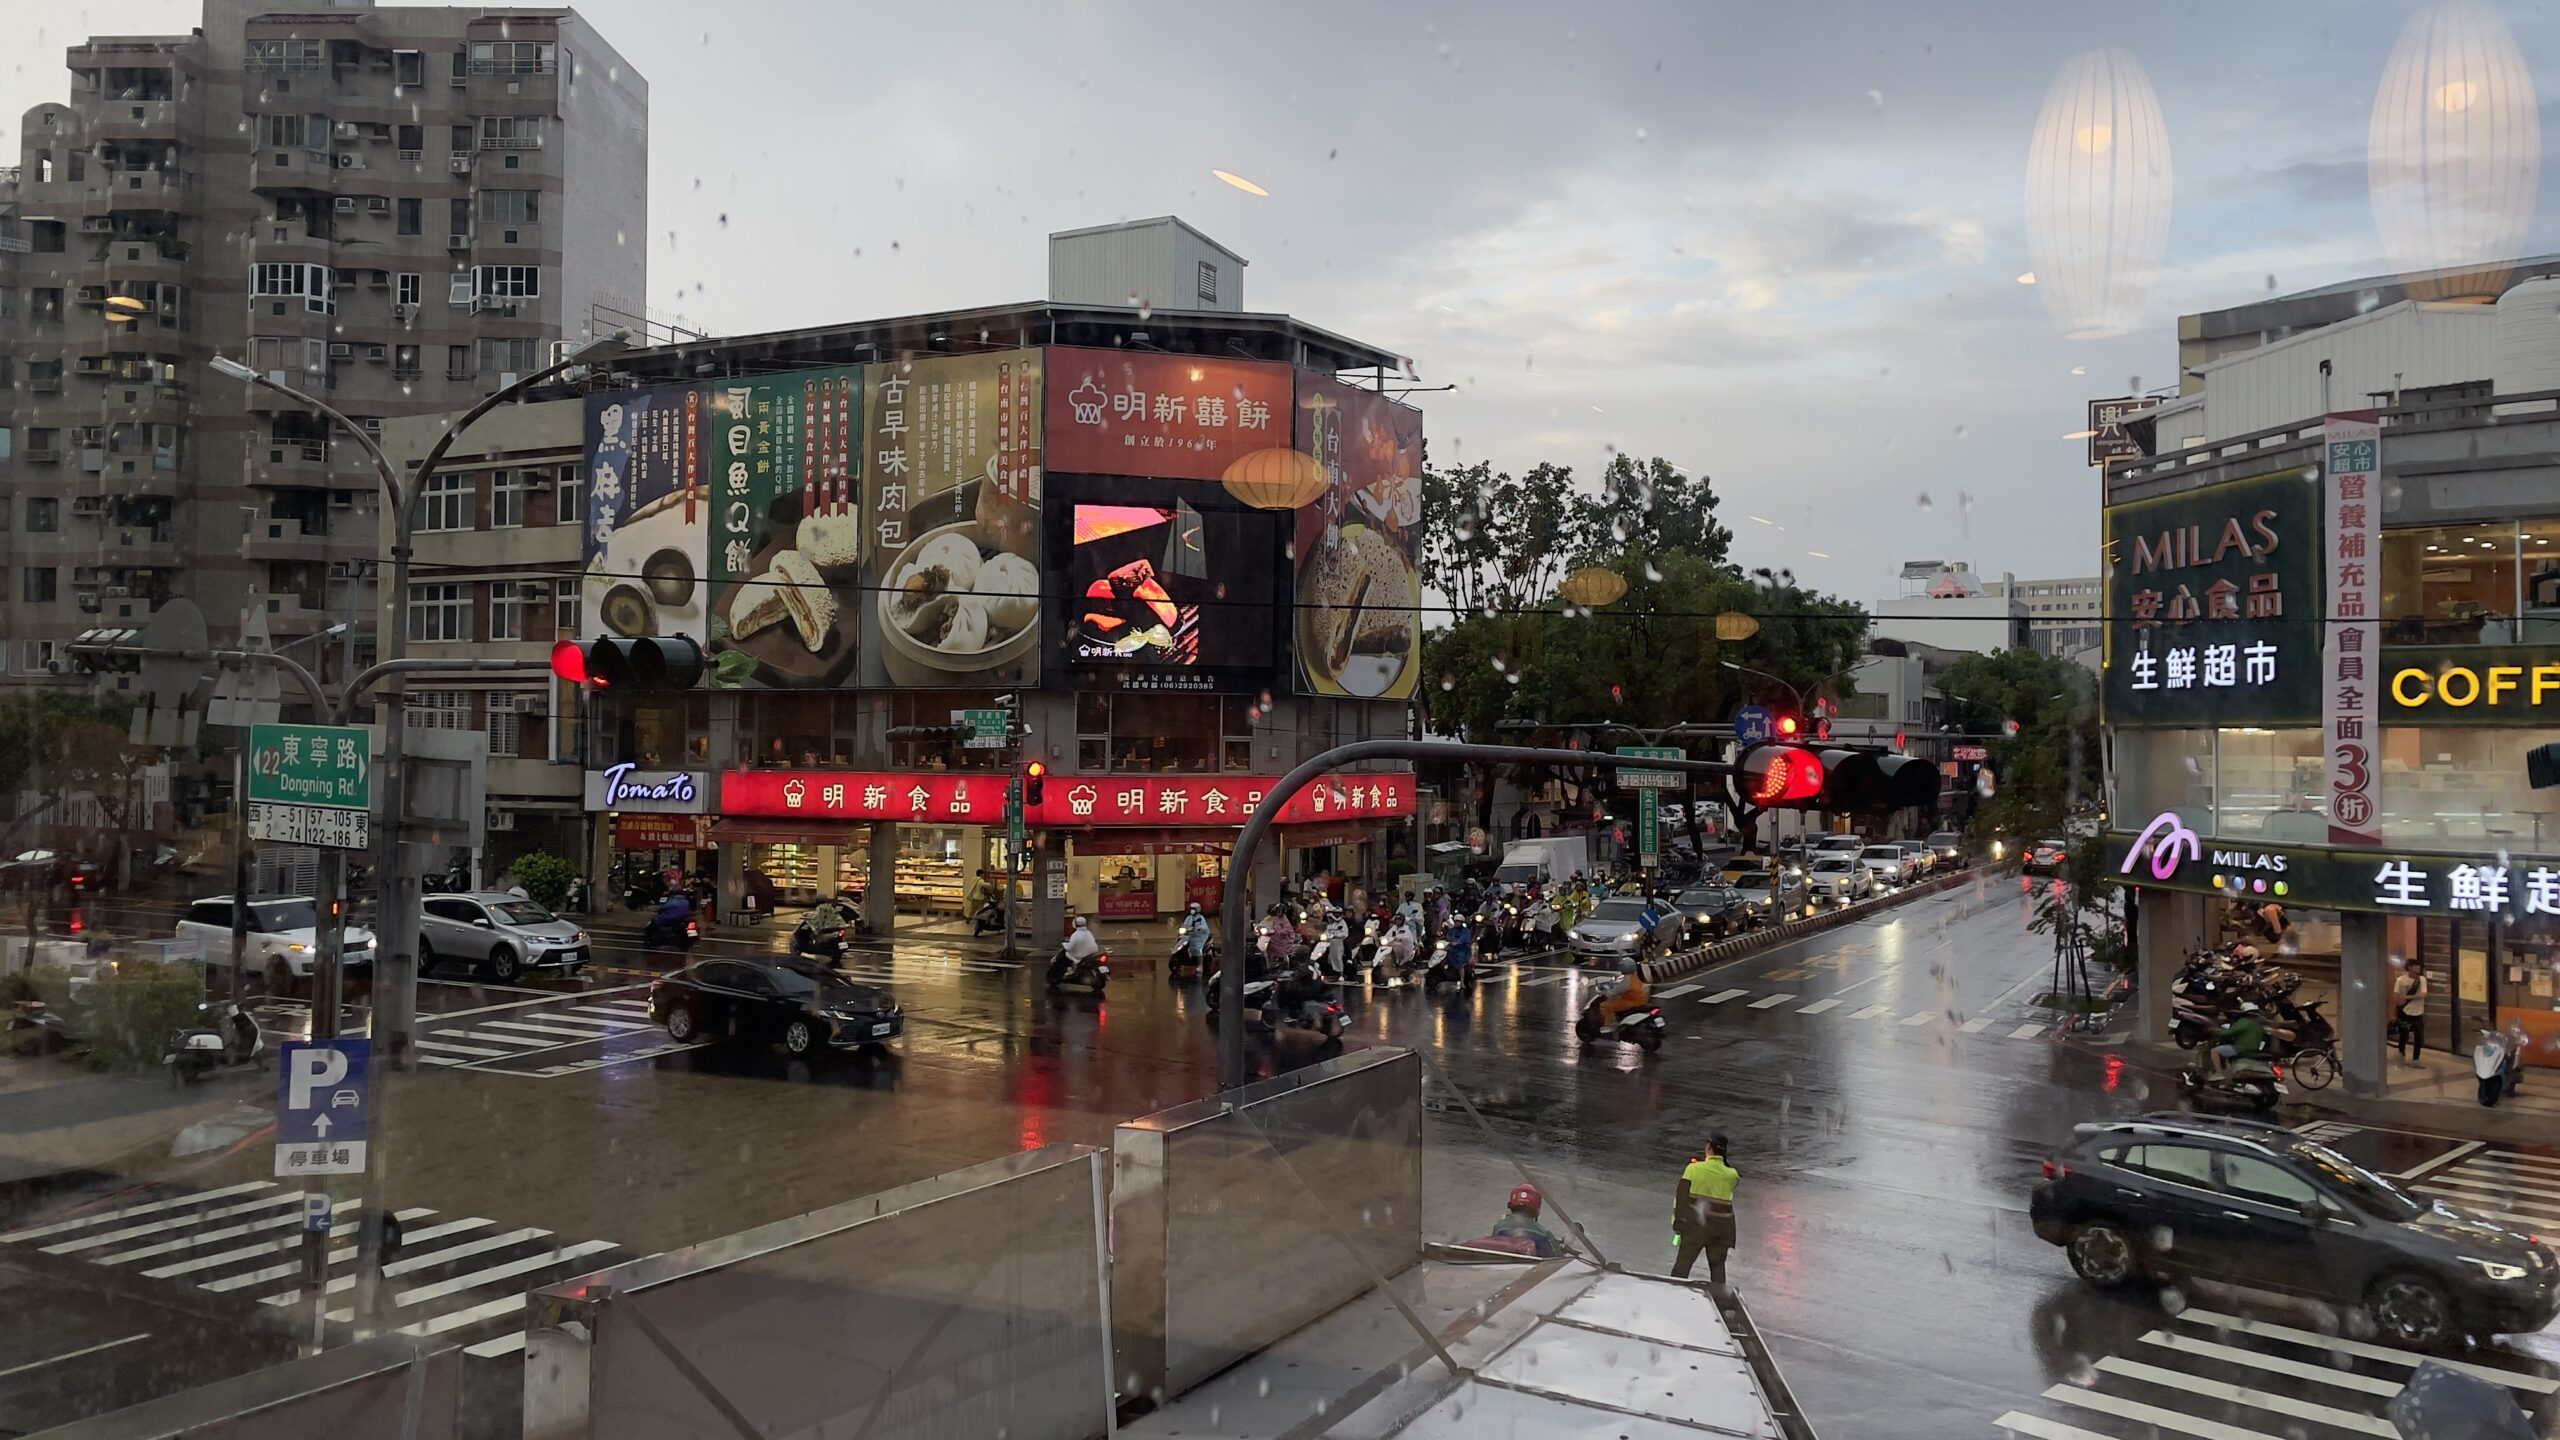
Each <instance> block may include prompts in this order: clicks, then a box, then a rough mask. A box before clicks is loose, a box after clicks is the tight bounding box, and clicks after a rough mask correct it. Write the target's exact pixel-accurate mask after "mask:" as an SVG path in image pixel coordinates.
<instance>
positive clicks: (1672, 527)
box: [1567, 455, 1733, 565]
mask: <svg viewBox="0 0 2560 1440" xmlns="http://www.w3.org/2000/svg"><path fill="white" fill-rule="evenodd" d="M1717 504H1718V497H1717V495H1716V493H1715V485H1714V482H1712V481H1710V480H1709V479H1708V478H1707V477H1706V476H1704V475H1697V476H1692V475H1691V474H1689V473H1688V472H1687V471H1685V470H1682V469H1681V468H1680V467H1679V466H1677V465H1674V464H1672V463H1671V462H1670V461H1668V460H1665V459H1663V458H1662V457H1661V456H1659V455H1656V456H1654V457H1653V458H1652V459H1650V460H1647V461H1644V462H1642V463H1641V464H1639V463H1638V462H1637V461H1636V460H1635V459H1634V458H1633V457H1631V456H1626V455H1618V456H1614V457H1612V458H1611V459H1610V461H1609V467H1608V468H1607V469H1605V470H1603V471H1601V472H1600V493H1599V494H1598V495H1597V496H1582V497H1580V498H1578V499H1576V500H1575V502H1574V509H1573V524H1572V526H1571V528H1570V530H1569V531H1568V532H1567V534H1568V538H1569V542H1570V543H1571V545H1572V546H1573V549H1574V554H1575V558H1576V559H1577V560H1579V561H1580V562H1582V563H1585V564H1605V563H1607V562H1609V561H1612V560H1615V559H1618V558H1620V557H1621V556H1625V555H1630V554H1633V555H1655V556H1667V555H1688V556H1692V557H1695V558H1697V559H1701V560H1705V561H1706V562H1708V563H1709V564H1712V565H1721V564H1723V563H1724V561H1725V556H1726V553H1727V552H1728V551H1730V550H1731V549H1732V548H1733V532H1732V531H1731V530H1728V529H1726V528H1725V527H1724V526H1723V525H1721V524H1719V523H1717V521H1716V518H1715V512H1716V505H1717Z"/></svg>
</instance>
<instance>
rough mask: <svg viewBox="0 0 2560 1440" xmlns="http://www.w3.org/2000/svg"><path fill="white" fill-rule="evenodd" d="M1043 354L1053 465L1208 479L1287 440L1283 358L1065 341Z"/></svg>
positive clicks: (1072, 470)
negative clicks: (1086, 346) (1270, 360)
mask: <svg viewBox="0 0 2560 1440" xmlns="http://www.w3.org/2000/svg"><path fill="white" fill-rule="evenodd" d="M1048 363H1049V387H1048V388H1049V453H1048V466H1049V469H1050V471H1051V473H1053V474H1069V475H1134V476H1144V477H1152V478H1156V479H1164V480H1216V479H1218V478H1219V477H1220V476H1223V475H1224V474H1226V472H1227V467H1228V466H1229V465H1232V464H1234V463H1235V462H1236V461H1237V460H1239V459H1241V458H1243V457H1244V456H1246V455H1249V454H1251V453H1253V452H1254V451H1256V450H1267V449H1272V448H1275V447H1279V446H1285V445H1287V444H1288V443H1289V440H1288V434H1289V431H1288V426H1289V396H1290V386H1289V382H1290V370H1289V367H1288V366H1286V365H1273V364H1267V363H1264V362H1261V361H1255V360H1216V359H1211V358H1209V357H1206V356H1201V355H1156V354H1147V353H1143V352H1132V351H1125V350H1079V349H1073V348H1070V347H1067V346H1054V347H1052V348H1051V349H1050V350H1049V352H1048Z"/></svg>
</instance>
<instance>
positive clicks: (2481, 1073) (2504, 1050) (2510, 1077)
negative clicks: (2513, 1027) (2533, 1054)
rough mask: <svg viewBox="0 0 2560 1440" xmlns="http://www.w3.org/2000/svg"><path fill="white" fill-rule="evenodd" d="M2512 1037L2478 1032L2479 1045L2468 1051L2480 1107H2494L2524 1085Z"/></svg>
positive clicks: (2485, 1031) (2521, 1068)
mask: <svg viewBox="0 0 2560 1440" xmlns="http://www.w3.org/2000/svg"><path fill="white" fill-rule="evenodd" d="M2516 1049H2517V1047H2516V1042H2515V1038H2514V1037H2513V1036H2510V1035H2507V1034H2505V1033H2503V1032H2501V1031H2497V1030H2483V1031H2481V1032H2480V1043H2479V1044H2477V1045H2474V1046H2472V1047H2471V1073H2472V1074H2473V1075H2475V1076H2478V1077H2479V1080H2480V1103H2481V1104H2483V1105H2495V1104H2497V1103H2498V1102H2499V1101H2501V1100H2504V1099H2505V1098H2507V1097H2508V1096H2510V1095H2513V1094H2514V1093H2516V1087H2517V1086H2518V1085H2519V1084H2521V1083H2523V1081H2524V1071H2523V1067H2521V1066H2520V1065H2518V1064H2517V1063H2516V1062H2517V1060H2518V1058H2519V1057H2518V1055H2517V1053H2516Z"/></svg>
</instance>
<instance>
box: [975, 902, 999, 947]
mask: <svg viewBox="0 0 2560 1440" xmlns="http://www.w3.org/2000/svg"><path fill="white" fill-rule="evenodd" d="M1003 928H1004V902H1003V901H1001V900H999V899H997V898H996V897H995V896H993V895H989V896H988V897H987V900H986V903H985V904H983V905H980V906H979V907H978V913H977V914H975V915H972V916H970V917H969V934H970V937H971V938H973V939H974V938H976V937H977V936H980V935H986V934H990V933H992V932H994V931H997V930H1001V929H1003Z"/></svg>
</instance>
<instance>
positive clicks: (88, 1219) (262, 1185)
mask: <svg viewBox="0 0 2560 1440" xmlns="http://www.w3.org/2000/svg"><path fill="white" fill-rule="evenodd" d="M274 1188H276V1182H274V1181H273V1180H252V1181H249V1182H248V1183H247V1184H245V1185H226V1186H224V1187H223V1188H222V1189H219V1190H206V1191H202V1192H200V1193H198V1194H194V1195H181V1196H179V1197H177V1198H176V1199H174V1200H152V1201H148V1202H146V1203H144V1204H140V1205H127V1206H126V1207H124V1208H123V1209H121V1210H109V1211H106V1212H104V1213H103V1214H98V1215H83V1216H81V1217H79V1218H78V1219H76V1220H60V1221H56V1222H54V1223H53V1224H50V1225H38V1226H36V1227H35V1228H34V1229H32V1230H12V1231H10V1232H9V1233H8V1234H6V1235H0V1245H19V1244H24V1243H25V1242H27V1241H29V1240H42V1239H44V1238H46V1237H47V1236H51V1235H68V1234H70V1233H71V1232H72V1231H74V1230H81V1229H85V1228H87V1227H89V1226H91V1225H104V1224H106V1223H107V1222H108V1221H111V1220H129V1219H131V1218H133V1217H134V1216H136V1215H157V1214H160V1213H162V1212H164V1211H169V1210H176V1209H180V1208H182V1207H184V1206H188V1205H202V1204H204V1203H205V1202H207V1201H209V1200H223V1199H228V1198H229V1197H231V1196H233V1195H246V1194H249V1193H251V1192H252V1191H257V1190H273V1189H274Z"/></svg>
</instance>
